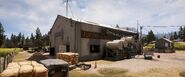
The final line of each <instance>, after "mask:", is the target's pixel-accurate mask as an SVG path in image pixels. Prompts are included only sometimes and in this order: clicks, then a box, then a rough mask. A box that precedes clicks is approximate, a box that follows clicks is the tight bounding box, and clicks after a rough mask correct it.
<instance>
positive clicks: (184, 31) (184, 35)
mask: <svg viewBox="0 0 185 77" xmlns="http://www.w3.org/2000/svg"><path fill="white" fill-rule="evenodd" d="M182 39H183V41H185V27H184V28H183V38H182Z"/></svg>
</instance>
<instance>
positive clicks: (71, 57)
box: [56, 53, 78, 64]
mask: <svg viewBox="0 0 185 77" xmlns="http://www.w3.org/2000/svg"><path fill="white" fill-rule="evenodd" d="M56 57H57V59H62V60H64V61H66V62H68V63H69V64H77V63H78V53H57V55H56Z"/></svg>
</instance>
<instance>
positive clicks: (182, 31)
mask: <svg viewBox="0 0 185 77" xmlns="http://www.w3.org/2000/svg"><path fill="white" fill-rule="evenodd" d="M163 37H164V38H166V36H163ZM157 39H158V38H157V37H156V36H155V34H154V33H153V31H152V30H150V31H149V32H148V34H147V35H146V36H144V37H142V39H141V40H142V42H143V43H150V42H152V41H156V40H157ZM169 39H170V40H172V41H173V40H178V39H179V40H181V41H185V26H184V27H182V26H181V27H180V28H179V31H175V32H172V33H171V34H170V38H169Z"/></svg>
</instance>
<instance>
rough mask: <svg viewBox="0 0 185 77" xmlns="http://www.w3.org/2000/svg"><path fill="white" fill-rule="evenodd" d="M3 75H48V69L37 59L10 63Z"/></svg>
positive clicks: (29, 76)
mask: <svg viewBox="0 0 185 77" xmlns="http://www.w3.org/2000/svg"><path fill="white" fill-rule="evenodd" d="M1 77H48V70H47V68H45V67H44V66H43V65H41V64H39V63H37V62H35V61H24V62H13V63H9V64H8V67H7V69H6V70H4V71H3V72H2V73H1Z"/></svg>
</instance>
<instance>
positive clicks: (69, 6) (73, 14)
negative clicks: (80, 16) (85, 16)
mask: <svg viewBox="0 0 185 77" xmlns="http://www.w3.org/2000/svg"><path fill="white" fill-rule="evenodd" d="M68 5H69V9H70V12H71V15H72V17H73V18H74V14H73V11H72V9H71V6H70V4H68Z"/></svg>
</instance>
